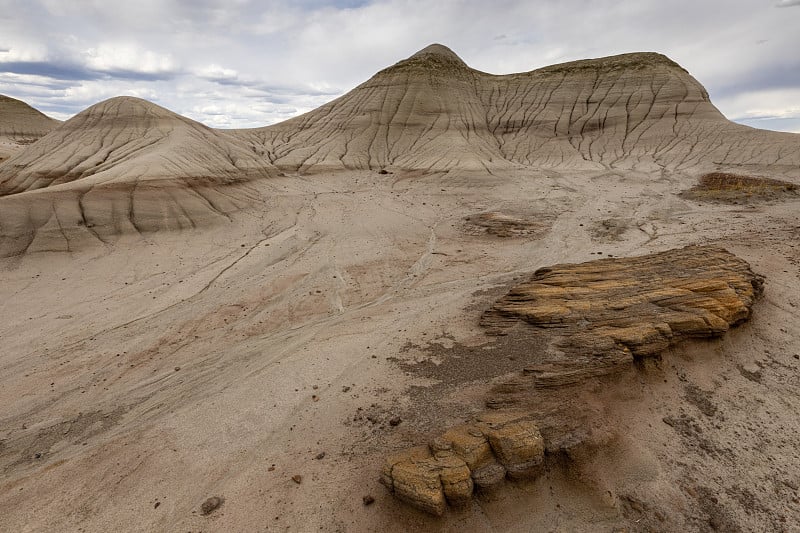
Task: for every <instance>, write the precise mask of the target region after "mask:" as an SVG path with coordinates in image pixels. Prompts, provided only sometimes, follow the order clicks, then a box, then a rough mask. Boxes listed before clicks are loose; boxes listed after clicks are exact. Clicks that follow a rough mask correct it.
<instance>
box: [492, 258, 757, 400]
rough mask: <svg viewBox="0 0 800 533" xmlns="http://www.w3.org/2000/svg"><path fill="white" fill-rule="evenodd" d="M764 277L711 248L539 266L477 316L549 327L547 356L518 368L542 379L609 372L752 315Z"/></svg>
mask: <svg viewBox="0 0 800 533" xmlns="http://www.w3.org/2000/svg"><path fill="white" fill-rule="evenodd" d="M761 284H762V280H761V278H759V277H758V276H757V275H755V274H754V273H753V272H752V270H750V266H749V265H748V264H747V263H746V262H745V261H743V260H741V259H739V258H738V257H736V256H735V255H733V254H731V253H729V252H728V251H726V250H724V249H722V248H717V247H712V246H687V247H685V248H681V249H677V250H669V251H666V252H662V253H657V254H651V255H645V256H641V257H631V258H609V259H600V260H597V261H590V262H588V263H582V264H574V265H555V266H552V267H547V268H542V269H539V270H537V271H536V272H535V273H534V275H533V277H532V279H530V280H529V281H527V282H525V283H522V284H520V285H518V286H516V287H514V288H513V289H512V290H511V291H510V292H509V293H508V294H507V295H506V296H504V297H503V298H501V299H500V300H499V301H498V302H496V303H495V304H494V305H493V306H492V307H491V309H489V310H488V311H487V312H486V313H484V315H483V316H482V318H481V324H482V325H483V326H484V327H486V328H487V329H488V330H489V332H490V333H493V334H499V335H502V334H504V333H505V332H507V331H508V330H509V328H511V327H512V326H514V325H516V324H519V323H523V324H527V325H531V326H535V327H538V328H546V329H550V330H553V329H554V328H557V329H556V331H558V334H557V336H556V340H555V342H554V348H555V349H554V350H553V351H554V354H553V357H552V361H549V362H546V363H543V364H539V365H531V366H529V367H527V368H525V372H526V373H527V374H529V375H532V376H535V377H536V378H537V382H538V385H539V386H557V385H563V384H565V383H571V382H575V381H579V380H581V379H584V378H586V377H589V376H596V375H602V374H607V373H610V372H613V371H614V368H615V367H616V366H617V365H620V364H627V363H630V362H632V361H633V360H634V359H635V358H640V357H647V356H652V355H657V354H659V353H661V352H662V351H663V350H665V349H666V348H668V347H669V346H670V345H671V344H673V343H675V342H677V341H678V340H680V339H682V338H686V337H715V336H719V335H722V334H723V333H725V332H726V331H727V330H728V329H729V328H730V327H731V326H735V325H737V324H739V323H741V322H743V321H745V320H747V319H748V318H749V316H750V308H751V306H752V305H753V302H754V301H755V299H756V297H757V296H758V295H759V294H760V292H761Z"/></svg>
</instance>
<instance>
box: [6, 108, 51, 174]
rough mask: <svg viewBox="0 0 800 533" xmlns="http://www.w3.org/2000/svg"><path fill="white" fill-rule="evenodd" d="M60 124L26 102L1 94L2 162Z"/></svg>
mask: <svg viewBox="0 0 800 533" xmlns="http://www.w3.org/2000/svg"><path fill="white" fill-rule="evenodd" d="M59 124H60V122H59V121H58V120H55V119H52V118H50V117H48V116H47V115H44V114H43V113H41V112H39V111H37V110H36V109H34V108H32V107H31V106H29V105H28V104H26V103H25V102H23V101H21V100H17V99H16V98H11V97H8V96H4V95H2V94H0V162H2V161H3V160H5V159H8V158H9V157H10V156H12V155H13V154H15V153H16V152H18V151H19V150H20V149H21V148H22V147H24V146H26V145H28V144H30V143H32V142H34V141H36V140H37V139H39V138H40V137H43V136H45V135H47V133H48V132H50V131H51V130H52V129H53V128H55V127H56V126H58V125H59Z"/></svg>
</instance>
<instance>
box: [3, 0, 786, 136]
mask: <svg viewBox="0 0 800 533" xmlns="http://www.w3.org/2000/svg"><path fill="white" fill-rule="evenodd" d="M775 1H777V0H775ZM759 4H760V5H759ZM784 4H786V5H785V7H788V6H789V5H795V4H800V0H796V1H795V0H791V1H785V0H784V1H782V2H778V5H784ZM773 5H775V4H774V2H773ZM0 6H2V9H0V13H2V14H3V15H2V16H0V93H4V94H10V95H11V96H14V97H17V98H21V99H23V100H26V101H28V100H27V99H29V98H30V99H33V102H32V103H34V102H35V104H36V106H37V107H40V108H41V109H43V110H45V111H47V112H52V113H54V114H55V113H57V114H59V117H63V116H68V115H69V114H71V113H76V112H78V111H80V110H81V109H83V107H85V106H86V105H88V104H91V103H95V102H96V101H98V100H99V99H103V98H106V97H109V96H114V95H115V94H131V93H136V94H137V95H143V96H144V97H145V98H147V99H149V100H153V101H155V102H156V103H158V104H159V105H163V106H164V107H167V108H169V109H172V110H174V111H176V112H178V113H182V114H187V115H189V116H191V117H192V118H195V119H197V120H200V121H202V122H205V123H207V124H209V125H217V126H219V125H225V126H226V127H245V126H247V127H250V126H258V125H265V124H269V123H273V122H276V121H279V120H284V119H286V118H288V117H289V116H291V115H292V114H297V113H301V112H304V111H308V110H310V109H312V108H313V107H316V106H318V105H320V104H322V103H324V102H326V101H329V100H331V99H333V98H334V97H336V96H338V95H340V94H342V93H343V92H345V91H347V90H349V89H350V88H352V87H354V86H355V85H357V84H359V83H361V82H363V81H365V80H366V79H367V78H369V77H370V76H371V75H372V74H374V73H375V72H377V71H378V70H380V69H382V68H384V67H387V66H389V65H391V64H393V63H395V62H397V61H399V60H401V59H403V58H405V57H407V56H409V55H411V54H413V53H414V52H416V51H417V50H419V49H421V48H423V47H425V46H427V45H428V44H430V43H432V42H441V43H443V44H446V45H448V46H450V47H451V48H452V49H453V50H454V51H455V52H456V53H458V54H459V55H460V56H461V57H462V58H463V59H464V60H465V61H466V62H467V63H468V64H470V65H471V66H473V67H475V68H478V69H479V70H483V71H486V72H492V73H496V74H505V73H510V72H519V71H528V70H532V69H534V68H537V67H541V66H544V65H547V64H552V63H557V62H563V61H569V60H573V59H581V58H585V57H598V56H604V55H611V54H615V53H622V52H631V51H641V50H654V51H660V52H662V53H665V54H667V55H668V56H670V57H671V58H672V59H674V60H675V61H677V62H678V63H680V64H681V65H683V66H684V67H686V68H687V69H688V70H689V71H690V72H691V73H692V74H693V75H694V76H695V77H697V78H698V79H699V80H700V81H701V83H703V84H704V85H705V86H706V87H707V88H708V90H709V92H710V94H711V96H712V98H713V99H714V101H715V103H716V104H717V105H718V107H720V109H721V110H722V111H723V113H725V114H726V115H728V116H733V117H745V116H746V112H747V111H748V110H752V109H756V107H754V106H753V105H751V104H749V103H748V104H747V105H744V104H743V102H744V100H743V99H742V98H740V96H742V95H757V94H766V93H767V92H768V91H770V90H773V91H774V90H779V89H780V90H783V89H792V88H797V87H800V79H799V78H800V74H798V73H800V58H797V57H795V56H796V54H795V52H794V51H795V50H798V49H800V32H797V31H796V27H795V26H796V21H794V20H792V17H787V16H786V14H785V12H783V11H781V10H778V9H772V7H771V6H770V5H769V4H766V5H764V4H763V3H758V2H752V1H751V0H716V1H711V0H710V1H708V2H696V1H695V0H675V1H674V2H663V1H661V0H640V1H639V2H636V3H624V4H622V3H619V2H614V1H612V0H597V1H596V2H586V1H585V0H563V1H560V2H555V1H551V2H527V1H524V0H518V1H517V0H497V1H496V2H492V3H487V2H483V1H479V0H458V1H455V0H454V1H445V2H427V1H423V0H375V1H367V0H336V1H333V2H331V1H327V0H299V1H297V0H264V1H262V2H253V1H250V0H191V1H190V0H170V1H167V2H165V1H163V0H137V1H136V2H122V3H112V2H101V1H99V0H74V1H71V2H63V1H60V0H24V1H23V0H0ZM576 11H580V12H581V17H575V16H574V13H575V12H576ZM687 12H691V13H693V16H692V17H686V16H685V13H687ZM708 20H714V21H715V22H714V24H713V25H709V24H708V23H707V22H706V21H708ZM597 28H602V29H603V31H600V32H598V31H597ZM742 36H747V37H746V38H742ZM767 39H768V40H767ZM757 43H758V44H757ZM748 98H749V97H748ZM92 99H95V100H93V101H92ZM796 103H797V102H794V103H792V102H790V101H789V100H785V99H781V100H780V105H782V106H783V108H782V109H784V110H786V109H790V108H793V107H792V105H796ZM748 120H750V119H748Z"/></svg>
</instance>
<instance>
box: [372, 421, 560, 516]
mask: <svg viewBox="0 0 800 533" xmlns="http://www.w3.org/2000/svg"><path fill="white" fill-rule="evenodd" d="M544 453H545V447H544V439H543V438H542V435H541V434H540V433H539V429H538V428H537V426H536V424H535V423H534V422H533V421H532V420H530V418H529V417H526V416H525V415H523V414H520V413H491V412H490V413H485V414H483V415H481V416H479V417H478V418H477V419H476V420H474V421H473V422H471V423H469V424H464V425H462V426H457V427H454V428H451V429H449V430H447V431H446V432H445V433H443V434H442V435H440V436H438V437H436V438H435V439H434V440H433V441H432V442H431V443H430V444H429V445H428V446H416V447H413V448H409V449H406V450H402V451H400V452H398V453H395V454H393V455H391V456H389V457H388V458H387V459H386V461H385V463H384V465H383V470H382V473H381V483H383V484H384V485H385V486H386V487H388V488H389V490H391V491H392V493H394V495H395V496H397V497H398V498H399V499H401V500H403V501H405V502H407V503H409V504H411V505H413V506H414V507H416V508H418V509H421V510H423V511H426V512H429V513H432V514H435V515H442V514H443V513H444V512H445V510H446V509H447V506H448V504H449V505H451V506H454V507H457V506H461V505H464V504H466V503H467V502H469V501H470V498H471V497H472V494H473V492H474V490H475V488H476V487H478V488H481V489H487V488H491V487H493V486H494V485H496V484H497V483H499V482H501V481H502V480H503V479H505V478H506V477H509V478H511V479H529V478H533V477H536V476H537V475H538V474H539V473H540V472H541V469H542V463H543V462H544Z"/></svg>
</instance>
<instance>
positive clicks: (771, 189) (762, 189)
mask: <svg viewBox="0 0 800 533" xmlns="http://www.w3.org/2000/svg"><path fill="white" fill-rule="evenodd" d="M798 193H800V187H798V186H797V185H795V184H794V183H789V182H787V181H782V180H776V179H772V178H762V177H755V176H743V175H740V174H731V173H728V172H710V173H708V174H704V175H702V176H700V179H699V180H698V182H697V184H696V185H695V186H694V187H692V188H691V189H689V190H687V191H683V192H682V193H681V194H680V196H681V197H683V198H688V199H690V200H697V201H701V202H720V203H747V202H755V201H764V200H780V199H786V198H796V197H797V196H798Z"/></svg>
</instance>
